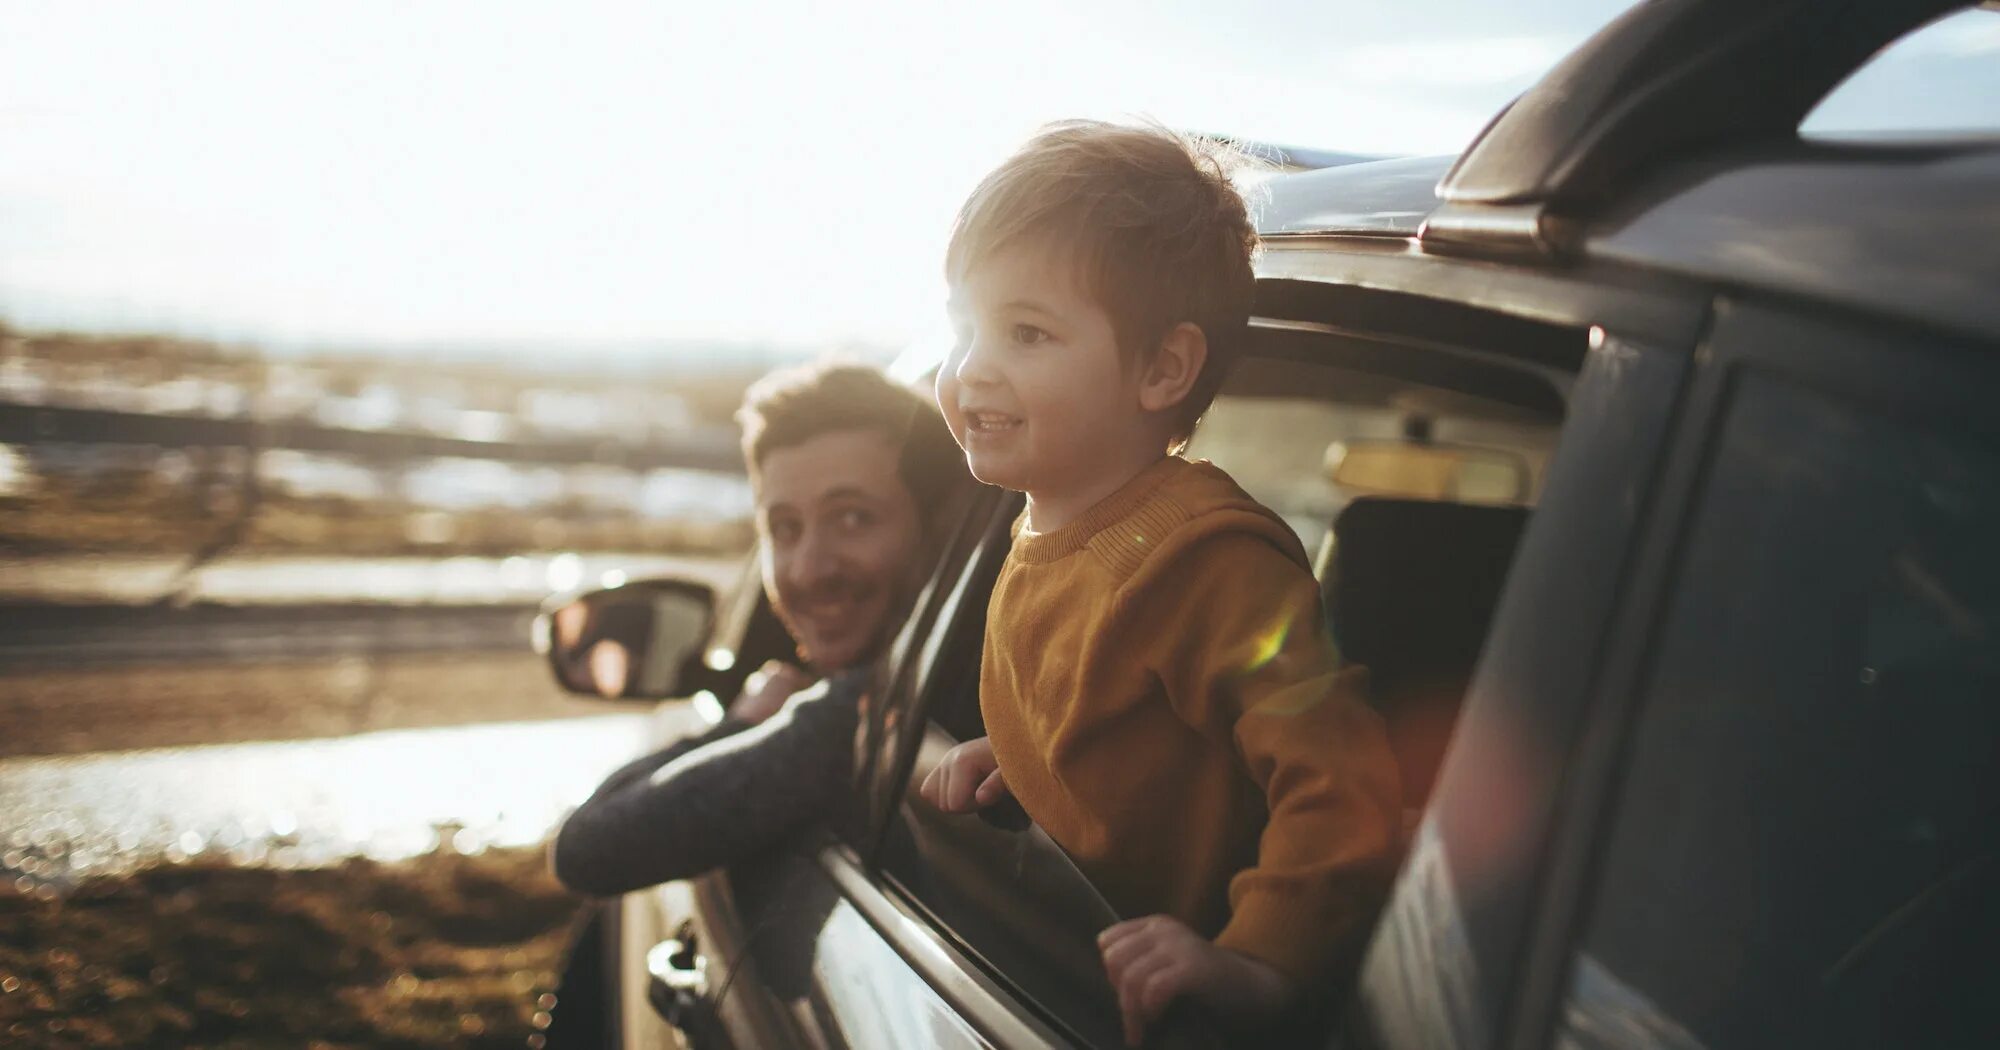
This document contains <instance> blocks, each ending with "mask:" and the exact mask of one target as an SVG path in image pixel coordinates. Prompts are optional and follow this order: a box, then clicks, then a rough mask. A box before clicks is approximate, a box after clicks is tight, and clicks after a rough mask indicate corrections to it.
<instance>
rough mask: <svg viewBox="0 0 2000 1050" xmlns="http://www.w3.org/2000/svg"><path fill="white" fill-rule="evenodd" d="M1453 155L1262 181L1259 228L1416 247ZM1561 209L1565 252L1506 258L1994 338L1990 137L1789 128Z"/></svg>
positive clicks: (1995, 228)
mask: <svg viewBox="0 0 2000 1050" xmlns="http://www.w3.org/2000/svg"><path fill="white" fill-rule="evenodd" d="M1454 161H1455V158H1452V157H1419V158H1404V159H1397V160H1385V161H1376V162H1372V163H1365V164H1354V165H1349V166H1345V167H1339V168H1329V169H1325V170H1321V171H1309V172H1302V173H1299V174H1295V175H1286V176H1281V177H1278V178H1274V179H1271V180H1269V181H1267V182H1266V183H1264V184H1263V193H1264V194H1266V195H1267V196H1266V199H1265V200H1264V202H1263V203H1262V206H1261V209H1260V214H1259V221H1258V232H1259V233H1260V234H1261V235H1263V236H1265V237H1270V238H1290V237H1296V236H1301V235H1310V236H1324V235H1329V234H1333V235H1350V236H1390V237H1401V238H1416V239H1418V244H1419V245H1420V246H1427V245H1425V244H1424V242H1423V240H1422V239H1421V234H1422V232H1423V229H1424V224H1425V222H1426V220H1428V219H1429V218H1430V217H1431V216H1432V214H1433V213H1434V212H1436V211H1437V210H1438V209H1439V207H1440V205H1441V204H1442V203H1443V202H1442V201H1440V199H1439V198H1438V195H1437V185H1438V183H1439V180H1440V179H1442V178H1443V177H1444V176H1445V175H1446V173H1447V172H1448V171H1449V170H1450V169H1451V167H1452V165H1453V163H1454ZM1562 214H1563V218H1564V219H1565V220H1567V221H1568V222H1570V223H1571V224H1572V225H1573V227H1574V233H1573V234H1572V235H1571V236H1570V237H1569V238H1568V239H1567V243H1566V244H1565V245H1564V246H1563V250H1562V251H1561V252H1560V253H1558V254H1557V255H1555V256H1553V257H1549V258H1534V257H1529V258H1525V259H1524V258H1523V257H1521V256H1520V254H1519V253H1518V252H1515V253H1511V254H1510V255H1509V256H1508V260H1509V261H1511V262H1515V263H1525V264H1527V265H1531V266H1533V265H1539V266H1551V267H1553V266H1561V265H1564V264H1565V263H1568V262H1574V261H1579V260H1585V259H1588V260H1598V261H1604V262H1610V263H1616V264H1620V265H1623V266H1628V267H1635V268H1640V269H1646V270H1655V271H1661V272H1665V273H1671V274H1674V275H1677V276H1681V277H1688V278H1693V279H1696V280H1699V281H1704V282H1707V283H1712V284H1716V285H1721V286H1725V287H1740V288H1750V289H1758V290H1763V291H1772V292H1778V293H1781V294H1785V295H1789V296H1797V297H1802V298H1807V299H1812V300H1816V301H1819V302H1821V303H1824V304H1828V305H1833V306H1837V307H1844V308H1850V309H1856V310H1861V311H1865V312H1869V313H1878V314H1884V315H1889V316H1894V317H1898V318H1902V319H1906V320H1911V321H1916V322H1918V323H1920V324H1924V325H1927V326H1932V327H1942V328H1946V329H1951V330H1955V331H1959V332H1963V333H1967V334H1971V335H1974V336H1976V337H1980V338H1987V339H1991V338H1995V337H2000V296H1996V295H1995V294H1994V289H1996V288H2000V142H1996V141H1991V140H1988V141H1973V142H1960V143H1940V144H1936V145H1930V146H1922V145H1899V146H1893V147H1888V146H1878V145H1864V144H1855V143H1846V144H1828V143H1819V144H1807V143H1802V142H1799V141H1796V140H1793V141H1790V142H1786V143H1781V144H1777V145H1771V146H1765V147H1761V148H1759V149H1755V150H1736V151H1723V152H1720V153H1717V154H1716V155H1714V156H1710V157H1707V158H1703V159H1700V160H1696V161H1691V162H1685V163H1677V164H1665V165H1659V166H1657V167H1656V170H1654V171H1651V172H1649V173H1646V174H1645V175H1644V176H1643V177H1641V178H1639V179H1636V180H1634V181H1633V183H1632V184H1631V188H1630V189H1629V190H1627V191H1624V192H1621V193H1620V194H1618V195H1617V196H1616V197H1614V198H1612V199H1610V200H1607V201H1604V202H1602V203H1600V204H1597V205H1594V206H1592V207H1590V208H1589V209H1588V210H1587V211H1586V210H1584V209H1581V208H1579V207H1577V206H1574V205H1573V206H1571V207H1570V208H1566V209H1564V211H1563V213H1562ZM1451 251H1452V254H1454V255H1457V256H1463V255H1465V254H1467V251H1468V249H1467V248H1466V247H1465V246H1463V245H1456V246H1453V247H1452V249H1451ZM1473 253H1474V254H1476V249H1475V250H1474V252H1473Z"/></svg>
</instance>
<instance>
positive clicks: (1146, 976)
mask: <svg viewBox="0 0 2000 1050" xmlns="http://www.w3.org/2000/svg"><path fill="white" fill-rule="evenodd" d="M1097 947H1098V950H1099V951H1101V952H1103V953H1104V969H1105V972H1106V973H1108V974H1109V975H1110V977H1111V987H1113V988H1115V989H1117V991H1118V1010H1119V1012H1120V1013H1121V1014H1123V1015H1124V1018H1125V1042H1126V1044H1127V1045H1128V1046H1138V1045H1139V1040H1140V1039H1142V1038H1144V1036H1145V1034H1146V1026H1147V1025H1149V1024H1151V1023H1152V1022H1153V1021H1155V1020H1157V1019H1158V1018H1159V1016H1160V1015H1161V1014H1162V1013H1165V1012H1166V1009H1167V1006H1168V1005H1169V1004H1170V1003H1172V1002H1173V1001H1174V999H1175V998H1177V997H1179V996H1182V995H1187V996H1192V997H1193V998H1196V999H1199V1000H1201V1001H1202V1002H1204V1003H1206V1004H1208V1005H1209V1006H1210V1007H1212V1008H1214V1009H1215V1010H1216V1011H1218V1012H1220V1013H1224V1014H1227V1015H1230V1016H1232V1017H1235V1018H1237V1019H1240V1020H1245V1021H1269V1020H1273V1019H1275V1018H1276V1017H1277V1016H1278V1014H1279V1013H1280V1012H1282V1011H1283V1010H1284V1008H1285V1006H1286V1004H1287V1003H1289V1002H1290V1001H1291V998H1292V982H1291V981H1290V980H1289V979H1288V978H1286V977H1285V975H1283V974H1281V973H1279V972H1278V971H1277V970H1275V969H1272V968H1271V966H1270V965H1269V964H1267V963H1264V962H1261V961H1259V960H1256V959H1252V958H1251V957H1249V956H1247V955H1244V954H1242V953H1241V952H1234V951H1230V950H1229V949H1227V948H1218V947H1216V946H1215V945H1214V944H1213V943H1211V942H1209V941H1206V940H1203V939H1202V938H1201V936H1200V935H1198V934H1196V933H1195V932H1194V931H1193V930H1191V929H1189V928H1188V926H1187V924H1186V923H1184V922H1182V921H1180V920H1179V919H1176V918H1173V917H1172V916H1168V915H1148V916H1146V917H1145V918H1142V919H1132V920H1130V921H1127V922H1121V923H1119V924H1118V925H1116V926H1113V927H1111V928H1110V929H1107V930H1105V931H1104V932H1103V933H1100V934H1098V935H1097Z"/></svg>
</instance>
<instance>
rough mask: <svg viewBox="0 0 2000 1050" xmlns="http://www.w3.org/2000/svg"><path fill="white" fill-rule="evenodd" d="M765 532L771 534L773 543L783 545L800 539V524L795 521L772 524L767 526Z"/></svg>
mask: <svg viewBox="0 0 2000 1050" xmlns="http://www.w3.org/2000/svg"><path fill="white" fill-rule="evenodd" d="M765 531H766V532H768V533H770V534H771V542H773V543H777V544H781V545H782V544H788V543H791V542H792V541H793V540H796V539H798V538H799V526H798V523H797V522H793V521H774V522H771V523H770V524H769V525H767V526H765Z"/></svg>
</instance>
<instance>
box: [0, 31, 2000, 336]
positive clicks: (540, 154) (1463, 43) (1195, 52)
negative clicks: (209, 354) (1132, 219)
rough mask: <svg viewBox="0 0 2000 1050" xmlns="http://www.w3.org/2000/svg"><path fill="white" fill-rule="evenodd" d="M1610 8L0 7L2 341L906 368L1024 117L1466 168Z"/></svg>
mask: <svg viewBox="0 0 2000 1050" xmlns="http://www.w3.org/2000/svg"><path fill="white" fill-rule="evenodd" d="M558 6H559V7H560V10H558V9H557V8H558ZM1623 6H1624V4H1623V3H1622V2H1619V0H1610V2H1599V0H1547V2H1522V3H1510V4H1507V5H1504V10H1502V5H1496V4H1491V3H1487V2H1476V0H1412V2H1408V3H1399V4H1381V3H1375V2H1361V0H1297V2H1290V0H1288V2H1271V3H1258V2H1239V3H1233V4H1229V5H1222V4H1215V3H1205V2H1199V0H1187V2H1181V0H1173V2H1162V3H1139V2H1135V0H1119V2H1106V3H1098V4H1082V3H1060V2H1045V0H1020V2H1015V3H1008V4H978V5H973V4H959V3H938V2H935V0H933V2H930V3H922V4H908V5H900V4H878V3H865V2H864V3H848V4H818V3H807V2H783V3H767V4H748V3H746V4H727V5H722V4H712V5H700V4H690V3H685V2H679V3H664V2H661V3H645V4H625V5H619V4H564V5H547V4H527V3H494V2H486V3H477V4H471V3H467V4H451V3H423V4H408V3H393V4H392V3H366V2H364V3H349V4H340V5H331V4H327V5H310V6H308V5H301V4H268V3H265V4H229V5H220V4H203V3H185V4H183V3H177V4H172V5H166V4H131V5H116V4H87V5H86V4H75V3H67V2H61V3H29V2H24V0H0V319H6V320H9V321H11V322H12V323H14V324H16V325H17V326H28V327H43V326H66V327H74V328H83V329H93V330H107V331H109V330H147V331H161V332H168V333H172V334H178V335H185V336H190V337H196V338H212V339H219V340H223V341H228V342H233V343H239V344H251V345H259V346H264V347H266V348H269V349H273V350H280V351H282V350H285V349H288V348H318V347H325V346H337V345H342V344H395V345H407V346H425V345H434V346H441V345H447V344H451V343H453V342H454V341H456V342H460V343H467V344H482V345H483V344H495V345H497V344H508V345H513V346H517V347H519V346H552V347H553V346H565V347H580V348H585V349H582V350H578V351H576V352H601V353H611V354H620V353H647V352H655V348H657V347H658V346H659V345H661V344H662V343H674V344H677V345H679V344H687V345H697V346H698V345H706V344H709V343H713V344H715V345H724V344H729V343H744V342H754V343H770V344H780V345H783V346H788V347H796V348H800V349H801V350H802V351H806V352H813V351H817V350H821V349H826V348H830V347H835V346H839V345H841V344H847V343H868V344H875V345H884V346H894V345H896V344H899V343H901V342H904V341H907V340H909V339H911V338H914V337H917V336H918V334H919V333H921V332H923V331H925V330H926V329H928V328H930V327H931V326H933V325H934V324H936V323H937V319H938V318H939V316H940V315H941V308H942V301H943V297H944V289H943V284H942V279H941V277H940V276H939V269H940V265H939V260H940V259H941V257H942V253H943V246H944V241H945V238H946V237H947V235H948V232H949V228H950V223H951V218H952V215H953V213H954V211H955V209H956V207H957V205H958V203H959V202H960V200H961V199H962V198H963V197H964V195H965V194H966V192H967V191H969V190H970V189H971V187H972V186H973V184H974V183H975V182H976V181H977V180H978V178H979V176H980V175H981V174H983V173H984V172H985V171H986V170H988V169H989V168H991V167H992V166H993V165H994V164H996V163H997V162H998V161H999V160H1000V159H1001V158H1003V157H1004V156H1005V155H1006V154H1007V152H1008V151H1010V150H1011V149H1012V148H1013V147H1014V146H1016V145H1017V144H1019V142H1021V141H1022V140H1023V139H1024V138H1025V137H1026V136H1027V135H1028V134H1029V133H1030V132H1031V131H1032V130H1033V129H1034V128H1035V127H1036V126H1037V125H1039V124H1041V123H1044V122H1046V121H1049V120H1054V119H1061V118H1065V117H1075V116H1086V117H1108V118H1131V117H1145V118H1150V119H1154V120H1158V121H1160V122H1162V123H1165V124H1168V125H1170V126H1173V127H1177V128H1183V129H1187V130H1195V131H1204V132H1214V133H1225V134H1229V135H1233V136H1241V137H1243V138H1247V139H1252V140H1259V141H1266V142H1274V143H1283V144H1290V145H1301V146H1315V147H1322V148H1327V149H1336V150H1345V151H1355V152H1368V153H1384V154H1426V153H1452V152H1457V151H1458V150H1459V149H1461V148H1462V147H1463V146H1464V145H1465V144H1466V143H1467V142H1468V141H1469V140H1470V139H1471V138H1472V136H1473V135H1474V134H1476V132H1477V131H1478V130H1479V128H1480V127H1481V126H1482V125H1484V123H1485V122H1486V121H1487V119H1488V118H1489V117H1490V116H1491V115H1492V114H1493V113H1494V112H1495V111H1496V110H1497V109H1498V108H1499V107H1500V106H1502V105H1503V104H1504V103H1505V102H1506V101H1507V100H1508V99H1510V98H1512V97H1513V96H1514V95H1516V94H1518V93H1519V92H1520V91H1522V90H1523V89H1525V88H1526V87H1527V86H1529V85H1530V84H1532V83H1533V81H1534V80H1535V79H1536V77H1537V76H1539V75H1540V74H1541V73H1542V72H1544V71H1545V70H1546V69H1547V68H1548V67H1549V66H1550V65H1552V64H1553V63H1554V62H1555V61H1556V60H1558V59H1559V58H1560V57H1561V56H1562V55H1563V54H1565V53H1566V52H1567V51H1568V50H1570V49H1571V48H1573V47H1574V46H1575V45H1576V44H1578V43H1580V42H1581V41H1582V40H1583V39H1585V38H1586V37H1587V36H1588V35H1589V34H1590V33H1591V32H1593V31H1595V30H1596V29H1597V28H1598V27H1600V26H1601V25H1602V24H1603V23H1605V22H1607V21H1609V20H1610V19H1611V18H1612V17H1614V16H1615V15H1616V14H1617V13H1618V12H1619V11H1620V10H1621V9H1622V8H1623ZM1993 21H1994V22H1995V23H2000V17H1995V18H1994V19H1993ZM1960 36H1966V34H1960ZM1966 39H1968V40H1970V41H1971V42H1970V43H1969V44H1967V43H1965V42H1964V41H1960V43H1959V45H1957V46H1958V47H1959V49H1960V50H1961V51H1966V52H1967V53H1968V54H1971V55H1973V56H1974V57H1979V56H1981V55H1982V54H1983V57H1984V58H1985V59H1992V58H1994V57H1995V55H1996V54H2000V36H1995V35H1994V34H1991V33H1987V34H1986V35H1985V36H1980V35H1979V34H1978V33H1974V34H1972V35H1970V36H1968V37H1966ZM1982 49H1985V50H1983V51H1982ZM1985 64H1987V65H1989V66H1990V65H2000V63H1996V62H1991V61H1988V62H1986V63H1985ZM1892 87H1894V85H1892ZM1904 89H1905V88H1897V90H1904ZM1907 89H1908V90H1915V89H1914V88H1907ZM1988 97H1989V98H1990V97H1991V96H1988ZM590 348H595V349H590ZM682 352H697V351H687V350H683V351H682ZM717 352H722V351H717Z"/></svg>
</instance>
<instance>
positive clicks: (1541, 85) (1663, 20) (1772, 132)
mask: <svg viewBox="0 0 2000 1050" xmlns="http://www.w3.org/2000/svg"><path fill="white" fill-rule="evenodd" d="M1977 6H1980V5H1979V4H1978V3H1977V2H1976V0H1755V2H1746V0H1646V2H1642V3H1639V4H1637V5H1635V6H1634V7H1632V8H1631V9H1630V10H1628V11H1626V12H1625V13H1624V14H1623V15H1621V16H1619V17H1618V19H1617V20H1615V21H1613V22H1612V23H1611V24H1610V25H1608V26H1606V27H1604V28H1603V29H1602V30H1600V31H1598V33H1597V34H1596V35H1595V36H1593V37H1591V38H1590V39H1589V40H1588V41H1586V42H1585V43H1584V44H1583V45H1582V46H1581V47H1579V48H1577V49H1576V50H1575V51H1573V52H1571V53H1570V55H1569V57H1567V58H1565V59H1564V60H1563V61H1562V62H1561V63H1559V64H1558V65H1557V66H1556V67H1555V68H1554V69H1552V70H1550V71H1549V72H1548V74H1547V75H1545V76H1543V77H1542V79H1541V80H1540V81H1539V82H1537V83H1536V84H1535V86H1534V87H1532V88H1529V89H1528V91H1527V92H1526V93H1525V94H1523V95H1522V96H1521V97H1520V98H1518V99H1515V100H1514V102H1513V103H1512V104H1511V105H1509V106H1508V107H1507V108H1506V109H1504V110H1502V111H1501V112H1500V113H1499V115H1498V116H1496V117H1494V118H1493V121H1492V122H1491V123H1489V124H1488V125H1487V126H1486V128H1485V130H1483V131H1482V132H1480V134H1479V137H1478V138H1477V139H1475V140H1474V141H1473V143H1472V146H1471V147H1470V148H1468V149H1467V150H1466V151H1465V153H1464V154H1463V155H1461V156H1460V157H1459V159H1458V162H1457V163H1456V164H1454V165H1453V166H1452V168H1451V170H1450V171H1449V172H1447V173H1446V174H1445V177H1444V179H1443V180H1442V181H1441V182H1439V183H1438V188H1437V194H1438V197H1439V198H1440V199H1441V200H1442V201H1443V205H1442V206H1441V207H1440V208H1439V209H1438V210H1437V211H1436V212H1433V213H1432V215H1431V216H1430V218H1429V220H1428V221H1427V222H1426V223H1425V224H1424V230H1423V232H1422V233H1421V234H1420V235H1419V236H1420V237H1421V238H1422V240H1423V241H1424V242H1425V243H1427V244H1436V245H1440V246H1462V247H1466V248H1471V249H1480V248H1486V249H1494V250H1503V251H1509V250H1511V251H1519V250H1523V249H1526V250H1528V251H1531V252H1534V253H1536V254H1548V255H1554V254H1559V253H1560V252H1561V250H1562V249H1563V248H1565V247H1566V246H1567V243H1568V241H1569V237H1568V235H1569V234H1570V233H1572V232H1573V226H1572V225H1571V224H1568V223H1565V222H1564V221H1563V220H1562V219H1561V218H1560V213H1561V211H1562V210H1563V209H1565V208H1568V209H1571V210H1576V209H1581V208H1587V207H1589V206H1590V205H1591V204H1593V203H1595V202H1597V201H1600V200H1603V199H1604V198H1606V197H1608V196H1610V195H1611V194H1612V193H1613V192H1615V191H1616V190H1617V189H1618V188H1619V187H1620V186H1621V185H1622V184H1623V182H1624V181H1626V180H1627V179H1628V178H1629V177H1630V176H1631V175H1633V174H1634V173H1635V172H1638V171H1642V170H1645V169H1646V167H1647V166H1648V165H1652V164H1656V163H1658V162H1659V161H1661V160H1663V159H1668V158H1673V157H1677V156H1685V155H1687V154H1689V153H1690V152H1691V151H1693V150H1694V149H1697V148H1705V147H1709V146H1715V145H1720V144H1725V143H1731V142H1756V141H1768V140H1773V139H1779V138H1783V137H1788V136H1796V135H1797V133H1798V126H1799V122H1800V121H1802V120H1804V119H1805V116H1806V114H1807V113H1808V112H1810V111H1811V110H1812V107H1813V106H1814V105H1816V104H1817V103H1818V102H1819V100H1820V99H1821V98H1823V97H1825V96H1826V94H1827V93H1828V92H1830V91H1831V90H1832V89H1833V88H1834V87H1835V86H1836V85H1838V84H1839V83H1840V82H1841V81H1842V80H1843V79H1845V78H1846V77H1847V75H1848V74H1849V73H1852V72H1853V71H1854V70H1856V69H1858V68H1859V67H1860V66H1861V65H1862V64H1863V63H1865V62H1866V61H1868V59H1869V58H1870V57H1871V56H1873V55H1874V54H1875V52H1876V51H1878V50H1880V49H1881V48H1882V47H1883V46H1885V45H1887V44H1889V43H1890V42H1892V41H1894V40H1896V39H1897V38H1899V37H1901V36H1902V35H1903V34H1905V33H1907V32H1909V31H1910V30H1911V29H1914V28H1916V27H1917V26H1919V25H1922V24H1923V23H1925V22H1928V21H1931V20H1932V19H1935V18H1938V17H1940V16H1942V15H1944V14H1947V13H1949V12H1951V11H1953V10H1956V9H1959V8H1966V7H1977ZM1989 6H1990V4H1989Z"/></svg>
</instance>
